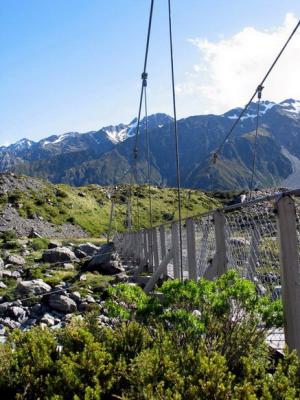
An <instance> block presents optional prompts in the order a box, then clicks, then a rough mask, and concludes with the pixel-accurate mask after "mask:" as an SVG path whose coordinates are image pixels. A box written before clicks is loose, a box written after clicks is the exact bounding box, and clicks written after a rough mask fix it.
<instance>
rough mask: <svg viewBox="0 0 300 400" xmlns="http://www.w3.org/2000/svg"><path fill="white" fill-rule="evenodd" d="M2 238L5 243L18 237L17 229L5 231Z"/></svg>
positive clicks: (0, 236)
mask: <svg viewBox="0 0 300 400" xmlns="http://www.w3.org/2000/svg"><path fill="white" fill-rule="evenodd" d="M0 238H1V239H2V240H3V242H4V243H7V242H10V241H12V240H15V239H16V238H17V235H16V233H15V231H4V232H2V233H1V235H0Z"/></svg>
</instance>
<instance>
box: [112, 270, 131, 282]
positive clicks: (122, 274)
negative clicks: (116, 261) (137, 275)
mask: <svg viewBox="0 0 300 400" xmlns="http://www.w3.org/2000/svg"><path fill="white" fill-rule="evenodd" d="M128 281H129V276H128V275H127V274H126V273H125V272H120V273H119V274H117V275H116V276H115V282H116V283H121V282H128Z"/></svg>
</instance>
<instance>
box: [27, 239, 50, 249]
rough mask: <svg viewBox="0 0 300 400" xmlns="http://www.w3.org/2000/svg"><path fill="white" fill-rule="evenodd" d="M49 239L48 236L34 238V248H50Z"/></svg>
mask: <svg viewBox="0 0 300 400" xmlns="http://www.w3.org/2000/svg"><path fill="white" fill-rule="evenodd" d="M48 244H49V240H48V239H46V238H34V239H32V240H31V247H32V249H33V250H35V251H37V250H44V249H47V248H48Z"/></svg>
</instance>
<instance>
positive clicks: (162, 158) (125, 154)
mask: <svg viewBox="0 0 300 400" xmlns="http://www.w3.org/2000/svg"><path fill="white" fill-rule="evenodd" d="M256 110H257V103H255V102H253V103H251V104H250V106H249V108H248V110H247V112H246V113H245V115H244V116H243V117H242V118H241V121H240V123H239V124H238V126H237V127H236V129H235V131H234V132H233V134H232V135H231V137H230V138H229V139H228V140H227V141H226V142H225V144H224V147H223V151H222V155H221V158H220V160H219V161H218V163H217V164H216V165H212V166H211V167H210V168H209V169H208V165H209V164H210V160H211V156H212V153H213V152H214V151H215V149H216V148H217V147H218V146H219V144H220V143H221V141H222V140H223V138H224V137H225V135H226V133H227V132H228V131H229V129H230V128H231V126H232V124H233V122H234V120H235V119H236V118H238V115H239V113H240V112H241V108H239V107H237V108H234V109H232V110H229V111H227V112H226V113H224V114H221V115H214V114H208V115H196V116H190V117H186V118H182V119H180V120H178V132H179V149H180V161H181V178H182V184H183V186H185V187H193V188H202V189H209V188H210V187H211V186H212V180H213V181H214V185H215V188H216V189H222V190H226V189H232V188H247V187H249V183H250V179H251V166H252V159H253V151H254V140H253V139H254V131H255V125H256ZM147 122H148V132H149V137H150V160H151V181H152V183H154V184H159V185H168V186H174V184H175V183H176V182H175V181H176V180H175V159H174V149H175V143H174V135H173V125H172V122H173V119H172V117H170V116H168V115H167V114H163V113H158V114H153V115H150V116H149V117H148V120H147ZM259 122H260V123H259V135H258V141H257V174H256V177H255V179H256V183H255V184H256V186H270V185H275V186H276V185H279V184H280V182H283V181H284V180H285V179H287V178H288V176H289V175H290V174H292V172H293V165H292V162H291V160H290V159H289V158H288V157H286V155H285V154H284V152H283V151H282V149H283V148H285V149H287V151H288V152H289V153H290V154H291V155H292V156H294V157H297V158H300V140H299V139H300V101H299V100H294V99H286V100H284V101H282V102H280V103H274V102H270V101H262V102H261V104H260V118H259ZM136 123H137V121H136V119H134V120H132V121H131V122H130V123H129V124H118V125H116V126H113V125H111V126H107V127H103V128H101V129H100V130H98V131H91V132H86V133H78V132H69V133H65V134H62V135H52V136H49V137H48V138H44V139H41V140H40V141H38V142H34V141H30V140H29V139H25V138H24V139H21V140H20V141H18V142H16V143H15V144H12V145H10V146H7V147H3V146H2V147H1V148H0V171H3V172H4V171H12V172H17V173H25V174H28V175H32V176H37V177H42V178H47V179H49V180H51V181H52V182H55V183H71V184H73V185H76V186H81V185H83V184H90V183H97V184H102V185H107V184H108V185H109V184H117V183H125V182H130V181H132V180H133V179H135V180H136V176H134V175H135V174H134V172H133V165H134V162H133V155H132V150H133V147H134V140H135V139H134V135H135V133H136ZM145 127H146V120H145V118H143V119H142V120H141V126H140V139H139V154H138V160H137V166H138V181H139V183H143V182H145V181H146V180H147V178H146V177H147V162H146V159H147V154H146V135H145ZM287 133H288V134H287ZM126 171H128V173H127V176H125V177H123V175H124V173H125V172H126ZM207 171H209V172H207ZM230 171H231V172H230ZM231 173H232V174H231Z"/></svg>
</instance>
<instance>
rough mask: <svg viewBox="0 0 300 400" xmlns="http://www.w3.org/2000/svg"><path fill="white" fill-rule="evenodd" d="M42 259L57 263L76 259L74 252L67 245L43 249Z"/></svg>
mask: <svg viewBox="0 0 300 400" xmlns="http://www.w3.org/2000/svg"><path fill="white" fill-rule="evenodd" d="M42 260H43V261H44V262H47V263H59V262H62V263H63V262H70V261H77V257H76V256H75V254H74V252H73V251H72V250H70V249H68V248H67V247H56V248H54V249H50V250H45V251H44V253H43V256H42Z"/></svg>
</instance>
